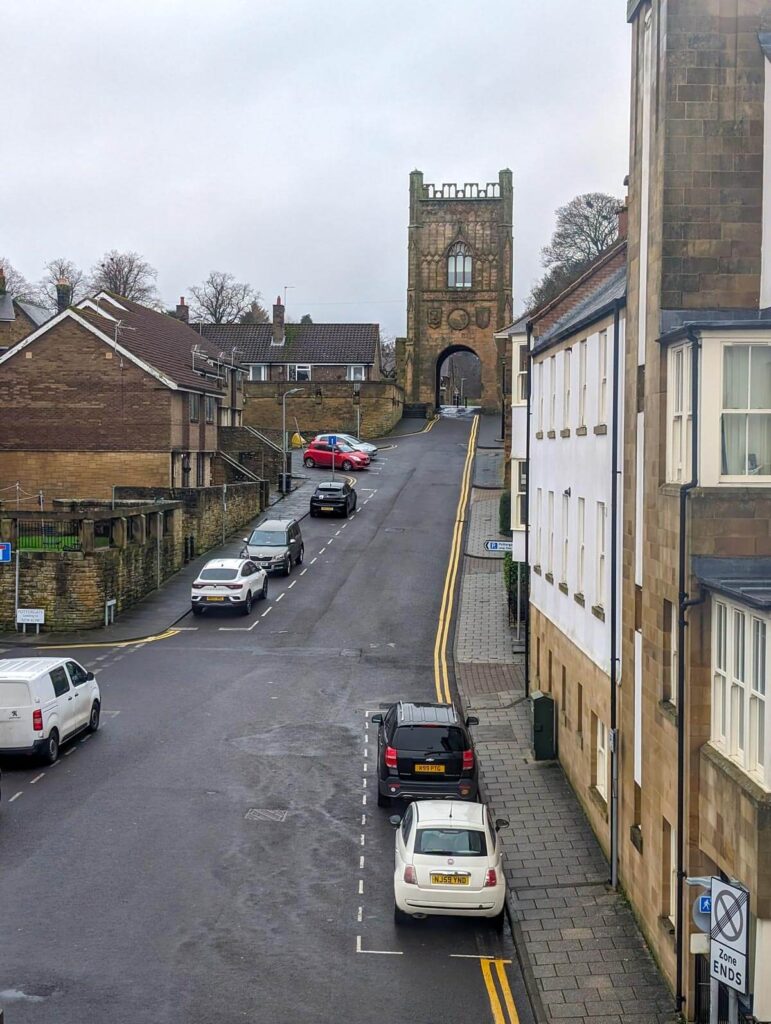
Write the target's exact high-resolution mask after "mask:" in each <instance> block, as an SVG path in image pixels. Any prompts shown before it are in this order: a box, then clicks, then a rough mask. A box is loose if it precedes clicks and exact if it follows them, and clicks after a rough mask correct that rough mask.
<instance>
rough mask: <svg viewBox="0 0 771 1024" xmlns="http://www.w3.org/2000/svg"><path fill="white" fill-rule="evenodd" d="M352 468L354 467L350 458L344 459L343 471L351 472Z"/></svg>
mask: <svg viewBox="0 0 771 1024" xmlns="http://www.w3.org/2000/svg"><path fill="white" fill-rule="evenodd" d="M352 468H353V467H352V465H351V463H350V462H349V461H348V459H345V460H344V461H343V472H344V473H350V472H351V469H352Z"/></svg>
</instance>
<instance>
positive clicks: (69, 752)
mask: <svg viewBox="0 0 771 1024" xmlns="http://www.w3.org/2000/svg"><path fill="white" fill-rule="evenodd" d="M77 749H78V748H77V747H71V748H70V749H69V750H65V751H64V756H65V757H72V755H73V754H74V753H75V751H76V750H77Z"/></svg>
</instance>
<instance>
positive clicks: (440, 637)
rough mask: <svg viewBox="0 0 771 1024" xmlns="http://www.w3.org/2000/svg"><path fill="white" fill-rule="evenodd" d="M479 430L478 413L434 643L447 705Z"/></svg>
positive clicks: (437, 680) (439, 691)
mask: <svg viewBox="0 0 771 1024" xmlns="http://www.w3.org/2000/svg"><path fill="white" fill-rule="evenodd" d="M432 422H434V421H432ZM478 431H479V417H478V416H475V417H474V419H473V421H472V424H471V434H470V436H469V441H468V449H467V451H466V461H465V463H464V464H463V476H462V477H461V486H460V497H459V498H458V507H457V509H456V510H455V527H454V529H453V534H452V543H451V544H450V561H449V563H448V565H447V575H446V576H445V578H444V592H443V593H442V605H441V608H440V609H439V623H438V625H437V627H436V640H435V642H434V685H435V686H436V699H437V700H438V701H440V702H441V701H443V702H445V703H447V704H449V703H450V701H451V700H452V696H451V694H450V677H449V673H448V671H447V640H448V637H449V635H450V623H451V622H452V608H453V599H454V596H455V581H456V579H457V578H458V564H459V562H460V542H461V539H462V537H463V524H464V523H465V521H466V506H467V505H468V497H469V492H470V490H471V467H472V465H473V462H474V448H475V446H476V439H477V433H478Z"/></svg>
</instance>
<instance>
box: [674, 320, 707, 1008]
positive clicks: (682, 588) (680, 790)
mask: <svg viewBox="0 0 771 1024" xmlns="http://www.w3.org/2000/svg"><path fill="white" fill-rule="evenodd" d="M688 340H689V341H690V343H691V479H690V480H689V481H688V482H687V483H684V484H683V485H682V487H681V488H680V529H679V538H678V553H677V554H678V561H677V589H678V616H677V887H676V888H677V906H676V916H675V921H676V928H675V958H676V964H675V972H676V973H675V1008H676V1009H677V1010H678V1011H680V1010H681V1009H682V1007H683V1003H684V1002H685V995H684V994H683V936H684V932H685V928H684V922H683V886H684V884H685V874H686V872H685V835H684V832H685V740H686V737H685V723H686V714H685V628H686V626H687V624H688V623H687V622H686V618H685V615H686V612H687V610H688V608H690V607H692V606H693V605H694V604H699V603H700V602H701V601H702V600H703V598H699V599H696V600H689V598H688V591H687V590H686V585H687V582H688V559H687V551H686V539H687V521H686V515H687V510H688V494H689V492H690V491H692V490H693V489H694V487H696V486H697V485H698V482H699V352H700V349H701V340H700V338H699V335H698V334H697V333H696V332H695V331H694V330H693V329H692V328H688Z"/></svg>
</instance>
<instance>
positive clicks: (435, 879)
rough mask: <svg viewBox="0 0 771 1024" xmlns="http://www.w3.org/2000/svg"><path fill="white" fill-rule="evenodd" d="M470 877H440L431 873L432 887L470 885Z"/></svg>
mask: <svg viewBox="0 0 771 1024" xmlns="http://www.w3.org/2000/svg"><path fill="white" fill-rule="evenodd" d="M469 882H470V878H469V876H468V875H439V874H434V873H433V872H432V873H431V885H468V884H469Z"/></svg>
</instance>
